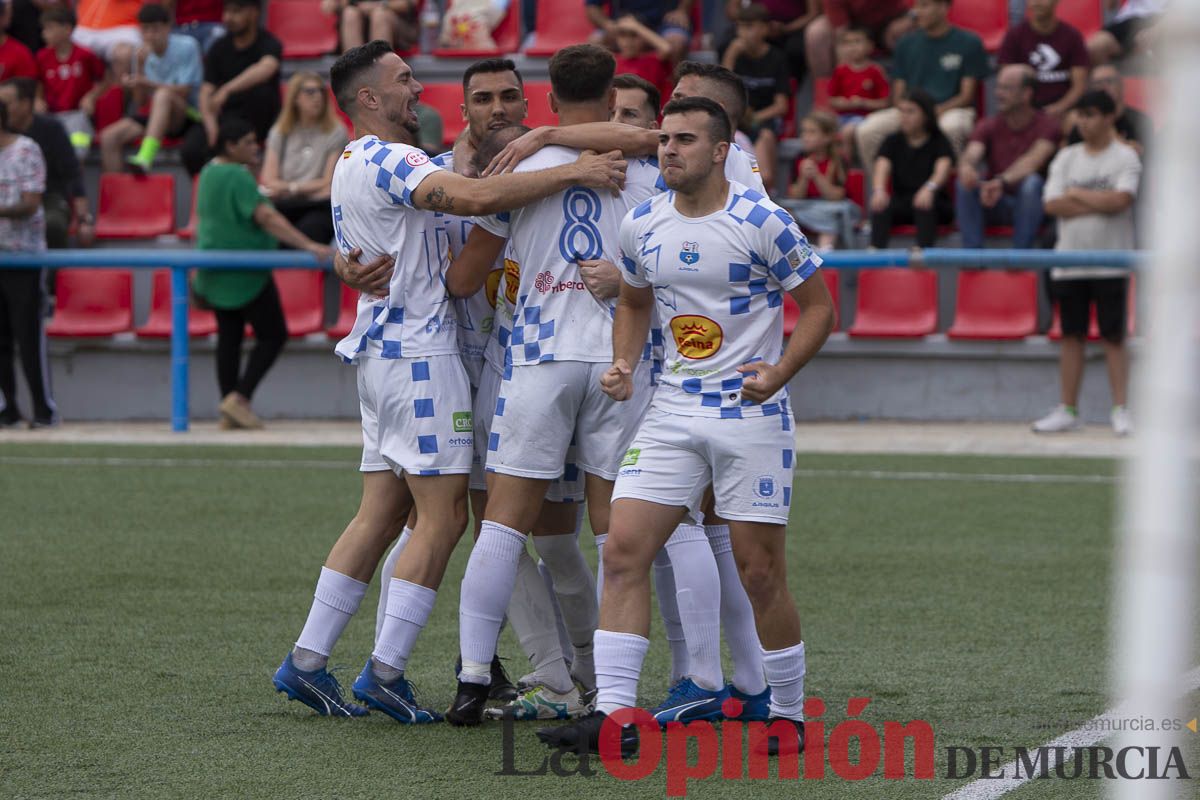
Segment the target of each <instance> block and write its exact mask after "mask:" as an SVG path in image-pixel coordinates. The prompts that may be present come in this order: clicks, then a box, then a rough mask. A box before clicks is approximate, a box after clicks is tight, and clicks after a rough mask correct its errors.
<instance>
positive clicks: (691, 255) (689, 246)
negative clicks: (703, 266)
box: [679, 242, 700, 267]
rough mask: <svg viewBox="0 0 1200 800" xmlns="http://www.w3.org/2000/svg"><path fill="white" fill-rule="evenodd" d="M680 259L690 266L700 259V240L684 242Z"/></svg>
mask: <svg viewBox="0 0 1200 800" xmlns="http://www.w3.org/2000/svg"><path fill="white" fill-rule="evenodd" d="M679 260H680V261H682V262H683V263H685V264H687V265H688V266H689V267H690V266H692V265H693V264H695V263H696V262H697V261H699V260H700V243H699V242H684V243H683V249H682V250H680V251H679Z"/></svg>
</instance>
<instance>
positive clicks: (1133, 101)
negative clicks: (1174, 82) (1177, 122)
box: [1124, 75, 1162, 127]
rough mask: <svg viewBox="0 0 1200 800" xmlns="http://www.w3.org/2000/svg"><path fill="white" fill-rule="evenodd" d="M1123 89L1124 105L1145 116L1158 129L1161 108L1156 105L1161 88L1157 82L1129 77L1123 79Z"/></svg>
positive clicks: (1139, 77) (1160, 120)
mask: <svg viewBox="0 0 1200 800" xmlns="http://www.w3.org/2000/svg"><path fill="white" fill-rule="evenodd" d="M1124 87H1125V93H1124V94H1125V105H1127V106H1129V107H1130V108H1136V109H1137V110H1138V111H1141V112H1142V113H1143V114H1146V115H1147V116H1149V117H1150V120H1151V121H1152V122H1153V123H1154V125H1155V127H1158V125H1160V124H1161V123H1162V107H1161V105H1160V104H1159V103H1158V93H1159V91H1161V89H1162V87H1161V86H1160V85H1159V82H1158V80H1157V79H1156V78H1145V77H1142V76H1140V75H1130V76H1128V77H1126V78H1125V81H1124Z"/></svg>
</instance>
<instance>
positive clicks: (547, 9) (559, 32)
mask: <svg viewBox="0 0 1200 800" xmlns="http://www.w3.org/2000/svg"><path fill="white" fill-rule="evenodd" d="M583 5H584V4H583V0H545V2H541V3H538V10H537V11H538V13H537V27H536V28H534V34H533V44H531V45H530V46H529V48H528V49H526V50H525V55H527V56H533V57H534V58H549V57H550V56H552V55H554V54H555V53H556V52H558V51H559V50H561V49H562V48H564V47H566V46H567V45H572V44H582V43H584V42H586V41H587V40H588V39H589V38H590V37H591V35H592V31H593V30H594V28H593V27H592V23H591V22H589V21H588V18H587V12H585V11H584V10H583Z"/></svg>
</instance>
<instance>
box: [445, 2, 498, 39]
mask: <svg viewBox="0 0 1200 800" xmlns="http://www.w3.org/2000/svg"><path fill="white" fill-rule="evenodd" d="M508 3H509V0H449V2H448V3H447V4H446V6H445V13H444V15H443V17H442V33H441V36H439V37H438V46H439V47H444V48H446V49H448V50H494V49H495V48H496V40H495V39H493V38H492V32H493V31H495V30H496V28H497V27H499V25H500V23H501V22H503V21H504V17H505V16H507V15H508Z"/></svg>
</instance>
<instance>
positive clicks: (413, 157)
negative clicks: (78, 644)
mask: <svg viewBox="0 0 1200 800" xmlns="http://www.w3.org/2000/svg"><path fill="white" fill-rule="evenodd" d="M404 161H405V163H406V164H408V165H409V166H410V167H419V166H421V165H422V164H428V163H429V156H427V155H425V154H424V153H422V152H421V151H420V150H410V151H409V153H408V155H406V156H405V157H404Z"/></svg>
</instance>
